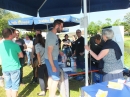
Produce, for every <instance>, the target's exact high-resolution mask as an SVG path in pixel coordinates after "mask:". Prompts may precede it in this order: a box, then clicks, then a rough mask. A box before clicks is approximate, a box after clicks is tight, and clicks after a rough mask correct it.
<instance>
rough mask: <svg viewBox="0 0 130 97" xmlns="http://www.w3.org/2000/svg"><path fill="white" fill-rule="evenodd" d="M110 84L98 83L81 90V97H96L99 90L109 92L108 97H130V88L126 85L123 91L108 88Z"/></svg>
mask: <svg viewBox="0 0 130 97" xmlns="http://www.w3.org/2000/svg"><path fill="white" fill-rule="evenodd" d="M107 85H108V82H102V83H97V84H94V85H90V86H85V87H82V88H81V97H96V93H97V92H98V90H99V89H101V90H103V91H108V95H107V97H130V87H128V86H126V85H124V87H123V89H122V90H116V89H111V88H108V86H107Z"/></svg>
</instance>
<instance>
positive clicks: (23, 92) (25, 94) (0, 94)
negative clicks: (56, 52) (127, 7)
mask: <svg viewBox="0 0 130 97" xmlns="http://www.w3.org/2000/svg"><path fill="white" fill-rule="evenodd" d="M124 46H125V54H124V55H125V57H124V63H125V66H126V67H129V68H130V37H125V41H124ZM23 69H24V75H23V76H24V78H23V82H24V83H25V84H24V85H20V89H19V91H18V92H19V96H18V97H38V96H37V93H38V92H39V91H40V86H39V84H30V82H31V80H32V69H31V68H30V67H28V66H25V67H24V68H23ZM0 75H1V67H0ZM69 85H70V95H71V96H70V97H79V96H80V87H82V86H84V85H85V83H84V82H80V81H75V80H70V81H69ZM57 95H59V93H58V92H57ZM0 97H6V96H5V90H4V88H2V87H0ZM45 97H48V92H47V94H46V96H45Z"/></svg>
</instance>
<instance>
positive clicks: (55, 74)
mask: <svg viewBox="0 0 130 97" xmlns="http://www.w3.org/2000/svg"><path fill="white" fill-rule="evenodd" d="M53 62H54V65H55V67H56V69H57V71H56V72H53V71H52V67H51V64H50V62H49V60H48V59H45V63H46V66H47V71H48V75H49V77H52V79H53V80H60V68H59V65H58V60H54V61H53Z"/></svg>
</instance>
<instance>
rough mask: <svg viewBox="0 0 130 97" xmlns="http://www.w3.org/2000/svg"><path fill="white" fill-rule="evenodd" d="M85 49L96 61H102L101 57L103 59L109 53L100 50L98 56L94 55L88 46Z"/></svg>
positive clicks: (107, 50)
mask: <svg viewBox="0 0 130 97" xmlns="http://www.w3.org/2000/svg"><path fill="white" fill-rule="evenodd" d="M85 49H86V50H88V51H90V54H91V55H92V56H93V57H94V58H95V59H96V60H100V59H102V58H103V57H105V56H106V55H107V54H108V52H109V49H104V50H102V51H101V52H100V53H99V54H98V55H96V54H95V53H94V52H93V51H91V50H90V48H89V46H85Z"/></svg>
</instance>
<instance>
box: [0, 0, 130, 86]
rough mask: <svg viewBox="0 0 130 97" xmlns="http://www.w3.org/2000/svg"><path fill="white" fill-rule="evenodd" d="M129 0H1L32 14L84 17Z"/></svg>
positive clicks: (123, 5)
mask: <svg viewBox="0 0 130 97" xmlns="http://www.w3.org/2000/svg"><path fill="white" fill-rule="evenodd" d="M129 6H130V1H129V0H0V7H1V8H4V9H8V10H12V11H16V12H20V13H24V14H28V15H32V16H39V15H40V16H42V17H44V16H54V15H65V14H76V13H80V11H81V9H83V12H84V17H85V16H87V12H96V11H106V10H116V9H126V8H128V7H129ZM86 22H87V21H84V24H85V25H84V30H85V31H84V32H85V39H86V40H85V44H87V29H86V25H87V23H86ZM85 63H86V67H85V69H86V85H88V82H87V80H88V66H87V63H88V62H87V51H85Z"/></svg>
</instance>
